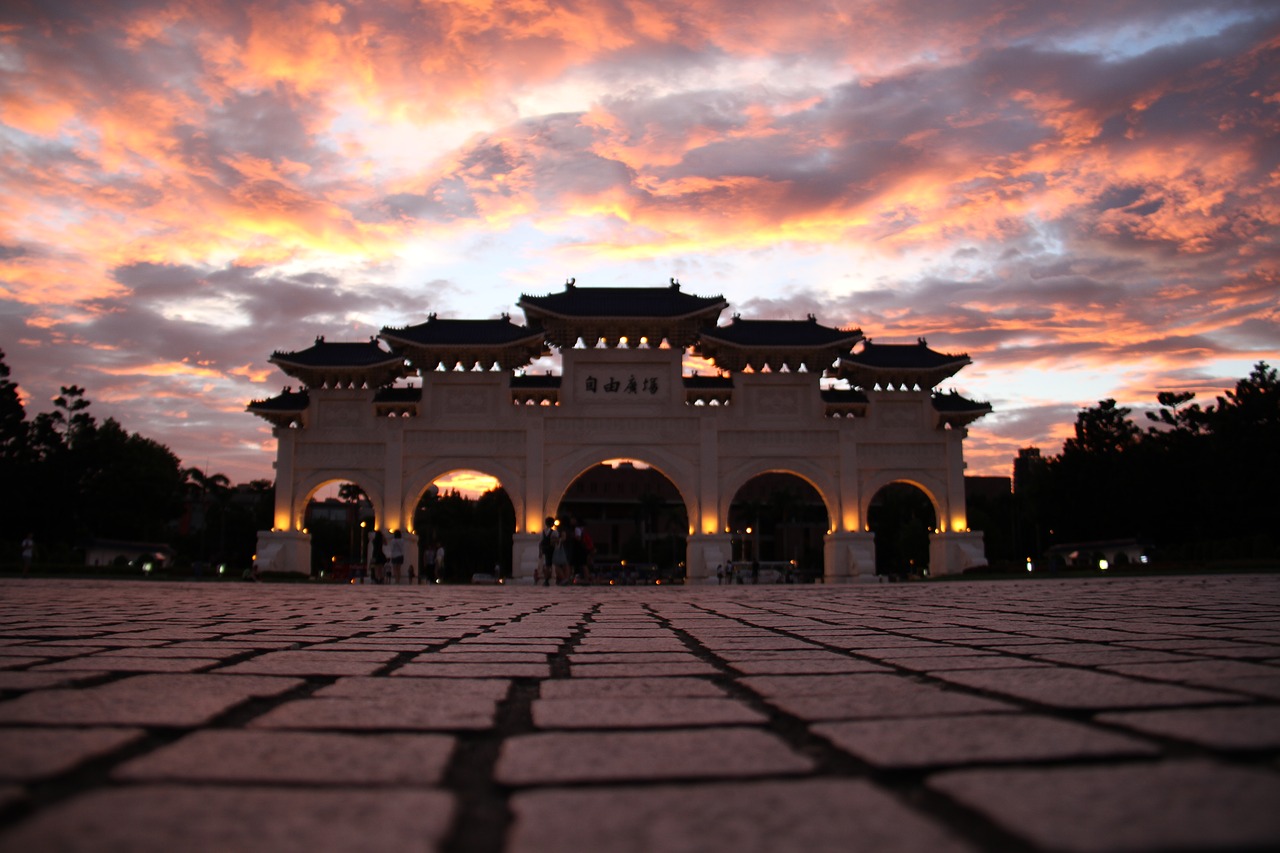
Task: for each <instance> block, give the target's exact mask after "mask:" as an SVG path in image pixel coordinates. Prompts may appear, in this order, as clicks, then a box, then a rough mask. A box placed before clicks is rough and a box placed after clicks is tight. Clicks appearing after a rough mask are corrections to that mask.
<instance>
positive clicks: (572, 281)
mask: <svg viewBox="0 0 1280 853" xmlns="http://www.w3.org/2000/svg"><path fill="white" fill-rule="evenodd" d="M577 283H578V279H577V277H576V276H569V277H568V278H566V279H565V280H564V289H565V290H573V288H574V286H575V285H577Z"/></svg>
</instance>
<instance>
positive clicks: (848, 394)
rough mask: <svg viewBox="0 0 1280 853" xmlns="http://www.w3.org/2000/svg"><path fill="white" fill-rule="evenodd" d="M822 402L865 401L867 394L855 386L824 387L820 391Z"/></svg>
mask: <svg viewBox="0 0 1280 853" xmlns="http://www.w3.org/2000/svg"><path fill="white" fill-rule="evenodd" d="M822 402H824V403H846V404H849V403H866V402H867V395H866V394H863V393H862V392H861V391H859V390H858V389H857V388H850V389H844V388H824V389H823V391H822Z"/></svg>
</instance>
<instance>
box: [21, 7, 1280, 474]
mask: <svg viewBox="0 0 1280 853" xmlns="http://www.w3.org/2000/svg"><path fill="white" fill-rule="evenodd" d="M0 205H2V206H3V216H2V217H0V349H3V350H4V351H5V353H6V355H7V361H8V363H9V365H10V367H11V368H12V370H13V377H12V378H13V379H14V380H15V381H17V382H18V383H19V385H20V386H21V388H22V391H23V393H24V396H25V401H26V403H27V406H28V414H29V416H30V415H34V414H35V413H36V412H39V411H47V410H49V409H50V408H51V406H52V403H51V401H52V398H53V397H54V396H56V395H57V393H58V386H59V385H65V384H72V383H75V384H79V385H83V386H84V387H85V388H86V389H87V396H88V397H89V398H90V399H91V400H92V401H93V408H92V409H91V411H93V412H94V413H96V414H97V416H98V417H99V418H100V419H101V418H105V417H107V416H113V417H115V418H117V419H118V420H119V421H121V423H122V424H123V425H124V426H125V427H126V428H127V429H129V430H131V431H135V432H140V433H142V434H144V435H146V436H148V437H151V438H155V439H157V440H159V441H162V442H164V443H165V444H167V445H168V446H169V447H170V448H171V449H172V450H174V452H175V453H177V454H178V455H179V456H181V457H182V459H183V462H184V464H186V465H194V466H198V467H201V468H209V469H212V470H214V471H220V472H223V473H225V474H227V475H228V476H230V477H231V478H232V479H233V480H235V481H242V480H248V479H250V478H256V477H271V476H272V473H271V463H272V460H273V459H274V454H275V443H274V440H273V439H272V437H271V434H270V428H269V426H268V425H267V424H266V423H265V422H264V421H261V420H259V419H258V418H255V417H253V416H252V415H249V414H246V413H245V411H244V408H245V404H246V403H247V402H248V401H249V400H251V399H254V398H263V397H269V396H272V395H274V394H276V393H278V392H279V391H280V389H281V388H282V387H283V386H284V385H285V384H288V383H290V382H291V380H289V378H288V377H286V376H285V375H284V374H282V373H280V372H279V371H278V370H276V369H275V368H274V367H273V366H272V365H270V364H269V363H268V362H267V359H268V357H269V356H270V355H271V353H272V351H273V350H275V349H282V350H295V349H302V348H305V347H307V346H309V345H310V344H311V342H312V340H313V339H314V337H315V336H316V335H319V334H323V335H325V336H326V337H327V338H328V339H329V340H367V339H368V337H369V336H370V335H371V334H374V333H376V332H377V331H378V330H379V329H380V328H382V327H383V326H384V325H405V324H409V323H418V322H422V321H423V320H425V318H426V316H427V314H428V313H431V312H436V313H438V314H439V315H440V316H441V317H458V318H484V317H495V316H498V315H499V314H501V313H503V312H510V313H512V314H513V315H514V316H515V317H516V318H517V319H520V317H521V315H520V313H519V311H518V309H517V308H516V306H515V303H516V301H517V300H518V299H519V297H520V295H521V293H529V294H545V293H550V292H554V291H558V290H560V289H561V288H562V287H563V284H564V281H565V279H566V278H567V277H569V276H574V277H576V278H577V282H578V284H579V286H584V287H590V286H660V285H662V284H664V283H665V282H667V280H668V279H669V278H671V277H673V276H674V277H678V278H679V279H680V280H681V282H682V284H683V287H684V289H685V290H686V291H688V292H691V293H695V294H698V295H706V296H712V295H723V296H724V297H725V299H726V300H728V302H729V303H730V306H731V307H730V309H729V311H727V312H725V315H724V317H723V320H724V321H726V322H727V321H728V319H729V318H730V316H731V315H732V314H733V313H735V312H736V313H740V314H741V315H742V316H743V317H747V318H753V319H771V318H777V319H787V318H791V319H801V318H804V317H805V315H806V314H809V313H812V314H815V315H817V317H818V319H819V320H820V321H822V322H823V323H825V324H827V325H830V326H857V327H860V328H861V329H862V330H863V331H864V333H865V334H866V335H868V336H869V337H871V338H873V339H875V340H876V341H877V342H880V343H892V342H913V341H915V339H916V338H917V337H918V336H922V335H923V336H926V337H927V338H928V341H929V343H930V345H932V346H933V347H934V348H935V349H939V350H943V351H948V352H967V353H969V355H970V356H971V357H972V358H973V361H974V364H973V365H972V366H971V367H969V368H967V369H966V370H964V371H963V372H962V373H960V374H959V375H958V376H957V377H956V378H955V380H954V382H952V383H949V384H948V385H947V386H944V387H946V388H952V387H954V388H956V389H957V390H960V391H961V392H962V393H965V394H967V395H968V396H970V397H974V398H976V399H980V400H986V401H989V402H990V403H991V404H992V405H993V406H994V407H995V410H996V411H995V414H993V415H991V416H988V417H987V418H985V419H983V420H981V421H979V422H978V423H977V424H975V425H974V426H973V427H972V428H971V438H970V441H969V444H968V458H969V460H970V473H982V474H1003V475H1008V474H1009V472H1010V466H1011V461H1012V458H1013V456H1014V455H1015V453H1016V451H1017V448H1019V447H1022V446H1027V445H1030V444H1035V445H1038V446H1040V447H1042V448H1043V449H1044V451H1045V452H1046V453H1053V452H1057V451H1058V450H1059V449H1060V446H1061V441H1062V438H1063V437H1064V436H1065V435H1066V434H1068V433H1069V432H1070V429H1071V424H1072V422H1073V420H1074V418H1075V413H1076V411H1077V410H1078V409H1079V408H1080V407H1081V406H1084V405H1090V404H1092V403H1094V402H1096V401H1097V400H1099V399H1102V398H1106V397H1114V398H1116V399H1118V400H1120V401H1121V402H1122V403H1125V404H1129V405H1132V406H1134V407H1149V406H1151V405H1152V404H1153V402H1154V399H1155V395H1156V393H1157V392H1158V391H1161V390H1193V391H1197V392H1198V393H1199V394H1200V396H1201V398H1202V399H1203V398H1206V397H1207V398H1210V400H1211V398H1212V395H1213V394H1215V393H1220V392H1221V390H1222V389H1223V388H1225V387H1229V386H1231V385H1232V384H1233V383H1234V381H1235V380H1236V379H1238V378H1240V377H1243V376H1245V375H1247V374H1248V372H1249V369H1250V367H1251V365H1252V364H1253V363H1255V362H1257V361H1259V360H1266V361H1268V362H1270V363H1271V364H1273V365H1274V364H1276V363H1280V246H1278V241H1280V229H1278V227H1277V226H1278V225H1280V3H1276V2H1275V0H1258V1H1257V2H1248V1H1247V0H1238V1H1233V0H1221V2H1185V1H1184V0H1132V2H1128V1H1127V0H1096V2H1095V0H1072V2H1041V1H1040V0H1022V2H1013V1H1012V0H1010V2H1003V3H987V2H978V0H888V1H887V2H856V0H848V2H839V0H833V1H832V2H823V3H820V2H814V3H780V2H776V0H768V2H765V0H675V2H666V0H577V1H576V2H575V1H574V0H570V2H551V0H512V2H499V0H493V1H492V2H486V0H420V1H419V2H409V0H405V2H372V0H366V2H355V0H353V1H352V2H333V3H294V2H254V0H247V2H239V0H224V2H214V0H210V2H201V0H192V1H191V2H146V0H138V2H103V3H96V2H74V1H73V0H65V1H64V2H52V0H37V2H23V0H9V2H6V3H5V4H4V5H3V10H2V11H0Z"/></svg>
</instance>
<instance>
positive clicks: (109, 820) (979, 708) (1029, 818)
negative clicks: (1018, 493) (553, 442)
mask: <svg viewBox="0 0 1280 853" xmlns="http://www.w3.org/2000/svg"><path fill="white" fill-rule="evenodd" d="M1277 614H1280V575H1274V576H1273V575H1240V576H1220V577H1181V578H1165V579H1124V578H1103V579H1098V580H1091V581H1078V580H1071V581H1067V580H1017V581H1003V582H999V583H978V582H946V583H925V584H886V585H858V586H847V587H839V586H832V587H825V586H800V587H790V586H784V587H777V586H770V587H750V586H735V587H702V588H683V587H666V586H663V587H661V588H656V587H628V588H592V589H583V588H556V589H553V588H536V589H535V588H521V587H512V586H502V587H449V586H444V587H441V586H434V585H433V586H430V587H410V586H402V587H395V586H383V587H373V586H365V587H358V586H338V585H311V584H279V585H275V584H238V583H217V582H204V583H157V582H126V581H114V582H106V581H58V580H49V579H29V580H22V579H8V580H0V851H9V850H15V851H16V850H59V849H65V850H94V851H97V850H112V849H119V850H130V851H133V850H144V851H145V850H165V851H171V850H197V851H200V850H218V851H225V850H271V851H281V850H285V851H287V850H306V851H307V853H316V851H327V850H330V849H334V850H337V849H341V850H343V851H350V850H360V849H383V848H386V849H416V850H422V849H425V850H440V851H444V853H471V852H472V851H474V852H475V853H506V851H519V852H520V853H530V851H544V850H610V851H632V850H634V851H641V850H643V851H648V850H673V851H695V850H696V851H709V853H719V851H725V853H743V851H755V850H779V849H803V850H807V851H824V850H841V851H844V850H850V849H869V850H890V851H892V850H902V851H908V850H910V851H914V850H929V851H935V850H936V851H952V850H957V851H958V850H994V851H1003V850H1007V851H1011V853H1039V852H1040V851H1046V853H1048V851H1062V850H1066V851H1135V853H1166V851H1171V850H1183V849H1187V850H1191V849H1194V850H1202V849H1215V850H1216V849H1230V850H1264V849H1275V848H1280V817H1277V815H1278V814H1280V810H1277V809H1276V808H1275V804H1276V803H1277V802H1280V623H1278V622H1277ZM169 668H173V669H179V670H188V671H180V672H164V671H157V670H164V669H169Z"/></svg>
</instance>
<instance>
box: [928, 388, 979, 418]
mask: <svg viewBox="0 0 1280 853" xmlns="http://www.w3.org/2000/svg"><path fill="white" fill-rule="evenodd" d="M933 408H934V409H936V410H937V411H939V412H943V413H947V414H950V413H953V412H989V411H991V404H990V403H979V402H978V401H977V400H970V399H969V398H968V397H962V396H961V395H959V394H957V393H955V392H954V391H952V392H950V393H947V394H934V395H933Z"/></svg>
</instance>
